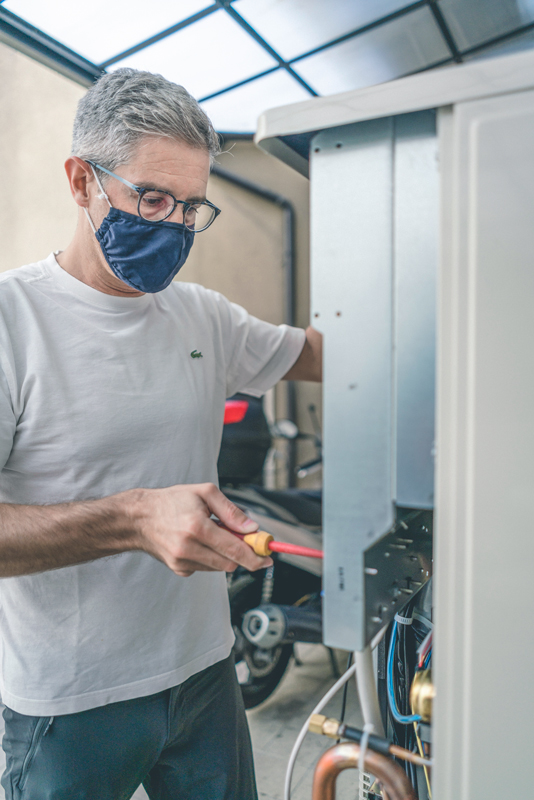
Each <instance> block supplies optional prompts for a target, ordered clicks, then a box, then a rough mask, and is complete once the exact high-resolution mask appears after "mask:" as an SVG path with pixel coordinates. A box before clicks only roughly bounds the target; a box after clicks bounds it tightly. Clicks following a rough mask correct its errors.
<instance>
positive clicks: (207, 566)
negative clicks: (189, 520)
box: [168, 535, 237, 572]
mask: <svg viewBox="0 0 534 800" xmlns="http://www.w3.org/2000/svg"><path fill="white" fill-rule="evenodd" d="M168 558H169V561H170V563H169V566H170V567H171V569H172V570H173V572H177V571H178V570H181V569H182V567H183V566H184V565H185V566H184V569H185V571H188V570H191V569H192V568H193V567H192V566H191V565H194V569H195V570H202V571H204V572H206V571H213V572H233V571H234V569H235V568H236V566H237V562H236V561H235V560H234V559H232V558H231V557H229V556H228V555H227V554H226V553H220V552H218V551H216V550H214V549H213V548H211V547H209V546H208V547H206V546H205V544H204V543H203V542H202V541H200V540H199V537H198V536H194V535H186V537H185V538H184V539H183V540H182V542H181V545H180V547H179V549H178V550H176V551H174V552H172V550H171V553H170V554H169V556H168Z"/></svg>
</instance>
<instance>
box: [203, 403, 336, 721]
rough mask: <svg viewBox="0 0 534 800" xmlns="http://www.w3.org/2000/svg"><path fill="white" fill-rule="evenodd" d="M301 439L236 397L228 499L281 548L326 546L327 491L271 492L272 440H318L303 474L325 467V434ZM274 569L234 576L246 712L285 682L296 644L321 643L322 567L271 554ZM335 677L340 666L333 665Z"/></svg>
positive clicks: (223, 456)
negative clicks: (266, 473) (267, 468)
mask: <svg viewBox="0 0 534 800" xmlns="http://www.w3.org/2000/svg"><path fill="white" fill-rule="evenodd" d="M310 413H312V419H313V421H314V428H315V433H314V434H313V435H312V434H300V433H299V431H298V429H297V428H296V426H295V425H294V423H292V422H290V421H289V420H281V421H279V422H278V423H277V424H276V425H274V426H269V424H268V422H267V419H266V417H265V413H264V411H263V404H262V401H261V400H260V399H258V398H255V397H251V396H248V395H241V394H240V395H235V396H234V397H232V398H230V399H229V400H227V401H226V409H225V425H224V433H223V439H222V445H221V451H220V455H219V462H218V471H219V482H220V485H221V489H222V491H223V492H224V494H225V495H226V496H227V497H228V498H229V499H230V500H232V502H234V503H235V504H236V505H238V506H239V507H240V508H242V509H243V510H244V511H245V512H246V514H247V515H248V516H249V517H250V518H251V519H253V520H254V521H255V522H257V523H258V525H259V526H260V529H261V530H264V531H267V532H268V533H270V534H272V535H273V536H274V538H275V539H276V540H277V541H279V542H285V543H289V544H295V545H301V546H304V547H311V548H320V547H321V546H322V534H321V521H322V520H321V516H322V493H321V490H306V489H303V490H301V489H284V490H280V489H268V488H266V487H265V486H263V485H262V483H263V482H262V470H263V466H264V463H265V460H266V458H267V455H268V452H269V450H270V449H271V447H272V444H273V438H274V437H278V438H285V439H294V438H297V437H301V438H304V437H311V438H313V440H314V442H315V445H316V447H317V450H318V455H317V457H316V458H315V459H313V460H312V461H310V462H307V463H306V464H303V465H301V466H300V468H299V472H298V474H299V476H301V477H303V476H304V475H305V474H309V472H312V471H315V470H317V469H318V468H320V465H321V452H320V431H319V426H318V422H317V419H316V416H315V409H314V408H313V407H312V408H311V409H310ZM273 561H274V565H273V566H272V567H270V568H268V569H266V570H261V571H259V572H255V573H251V572H248V571H247V570H245V569H243V568H241V567H239V568H238V569H237V570H236V571H235V572H234V573H232V574H230V575H229V576H228V592H229V597H230V608H231V616H232V626H233V629H234V633H235V637H236V642H235V645H234V654H235V661H236V671H237V676H238V680H239V683H240V685H241V691H242V694H243V698H244V701H245V706H246V708H253V707H254V706H257V705H259V704H260V703H262V702H263V701H264V700H266V699H267V698H268V697H269V696H270V695H271V694H272V692H273V691H274V689H275V688H276V687H277V686H278V684H279V683H280V680H281V679H282V677H283V675H284V673H285V671H286V669H287V666H288V663H289V660H290V658H291V656H292V655H293V653H294V643H295V642H312V643H319V642H321V641H322V612H321V574H322V562H321V561H320V560H317V559H314V558H306V557H303V556H299V555H292V554H287V553H275V554H273ZM332 665H333V669H334V670H335V669H336V668H335V662H332Z"/></svg>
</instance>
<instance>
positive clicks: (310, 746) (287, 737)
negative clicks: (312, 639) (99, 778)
mask: <svg viewBox="0 0 534 800" xmlns="http://www.w3.org/2000/svg"><path fill="white" fill-rule="evenodd" d="M336 655H337V659H338V664H339V668H340V671H341V672H343V670H344V668H345V665H346V660H347V654H346V653H343V652H342V651H338V652H337V654H336ZM298 656H299V658H300V660H301V662H302V666H296V665H295V664H294V663H293V662H292V663H291V665H290V668H289V669H288V671H287V673H286V675H285V676H284V678H283V680H282V682H281V684H280V686H279V687H278V689H277V690H276V692H275V693H274V694H273V695H272V696H271V697H270V698H269V699H268V700H267V701H266V702H265V703H263V705H261V706H259V707H258V708H254V709H252V710H251V711H249V712H247V713H248V719H249V725H250V731H251V735H252V743H253V747H254V759H255V763H256V776H257V782H258V793H259V797H260V798H261V800H283V796H284V776H285V771H286V765H287V760H288V757H289V753H290V751H291V748H292V746H293V742H294V741H295V739H296V737H297V734H298V732H299V730H300V728H301V726H302V724H303V722H304V720H305V719H306V718H307V716H308V715H309V713H310V711H311V710H312V708H313V707H314V706H315V705H316V703H317V702H318V701H319V700H320V699H321V697H322V696H323V695H324V694H325V692H326V691H327V690H328V689H329V687H330V686H331V685H332V684H333V683H334V677H333V675H332V669H331V666H330V661H329V658H328V652H327V650H326V649H325V648H324V647H322V646H321V645H298ZM340 707H341V693H339V694H338V695H337V696H336V697H335V698H334V699H333V700H332V701H331V702H330V703H329V705H328V706H327V707H326V709H325V711H324V712H323V713H324V714H326V715H327V716H333V717H337V718H339V714H340ZM346 720H347V722H351V723H352V724H354V725H357V726H359V725H361V715H360V709H359V705H358V701H357V695H356V690H355V683H354V681H352V680H351V681H350V683H349V694H348V705H347V715H346ZM0 722H1V724H2V726H3V721H2V720H1V717H0ZM0 732H1V731H0ZM331 744H333V742H332V741H331V740H327V739H325V738H324V737H319V736H315V735H313V734H308V736H307V737H306V739H305V740H304V744H303V746H302V749H301V751H300V754H299V758H298V760H297V763H296V766H295V772H294V776H293V791H292V795H291V796H292V800H310V798H311V786H312V779H313V770H314V767H315V763H316V761H317V759H318V757H319V756H320V754H321V753H322V752H323V750H325V749H327V748H328V747H329V746H331ZM3 769H4V753H3V751H2V750H0V771H3ZM336 797H337V800H357V797H358V772H357V770H347V771H346V772H344V773H342V774H341V775H340V777H339V779H338V785H337V795H336ZM0 800H5V795H4V791H3V789H1V788H0ZM132 800H147V795H146V793H145V791H144V790H143V789H142V788H141V787H140V788H139V789H138V790H137V791H136V793H135V794H134V796H133V798H132Z"/></svg>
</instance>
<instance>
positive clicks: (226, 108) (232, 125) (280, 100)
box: [202, 69, 310, 133]
mask: <svg viewBox="0 0 534 800" xmlns="http://www.w3.org/2000/svg"><path fill="white" fill-rule="evenodd" d="M309 99H310V95H309V94H308V92H307V91H306V89H304V88H303V87H302V86H301V85H300V83H297V81H296V80H294V78H292V77H291V76H290V75H288V73H287V72H286V71H285V70H282V69H279V70H277V71H276V72H272V73H271V74H270V75H266V76H265V77H263V78H258V80H255V81H253V82H252V83H247V84H245V86H240V87H239V88H238V89H233V90H232V91H231V92H227V93H226V94H222V95H219V97H214V98H213V99H212V100H207V101H206V102H205V103H202V107H203V109H204V110H205V112H206V114H207V115H208V116H209V117H210V119H211V121H212V122H213V124H214V126H215V128H216V129H217V130H218V131H228V132H230V131H231V132H232V133H250V132H251V131H254V130H256V121H257V119H258V117H259V115H260V114H262V113H263V112H264V111H265V110H266V109H268V108H272V107H273V106H280V105H286V104H288V103H299V102H300V101H301V100H309Z"/></svg>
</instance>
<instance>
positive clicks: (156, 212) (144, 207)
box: [87, 161, 221, 233]
mask: <svg viewBox="0 0 534 800" xmlns="http://www.w3.org/2000/svg"><path fill="white" fill-rule="evenodd" d="M87 163H88V164H90V165H91V166H92V167H93V168H94V169H99V170H102V172H105V173H106V174H107V175H111V177H112V178H116V179H117V180H118V181H120V182H121V183H124V185H125V186H129V187H130V189H133V190H134V191H135V192H137V194H138V195H139V199H138V201H137V213H138V214H139V216H140V217H142V218H143V219H146V220H148V221H149V222H163V220H165V219H167V218H168V217H170V216H171V214H172V213H173V212H174V210H175V208H176V207H177V206H182V214H183V223H184V225H187V227H188V228H189V229H190V230H192V231H194V232H195V233H200V232H201V231H205V230H206V228H209V226H210V225H211V223H212V222H214V221H215V220H216V219H217V217H218V216H219V214H220V213H221V209H220V208H217V206H215V205H213V203H210V202H209V200H201V201H200V202H199V203H186V201H185V200H177V199H176V198H175V197H174V195H172V194H171V193H170V192H165V191H163V190H162V189H144V188H142V187H141V186H136V185H135V184H133V183H130V181H127V180H126V178H121V177H120V175H115V173H114V172H111V170H109V169H106V168H105V167H101V166H100V164H96V163H95V162H94V161H87Z"/></svg>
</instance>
